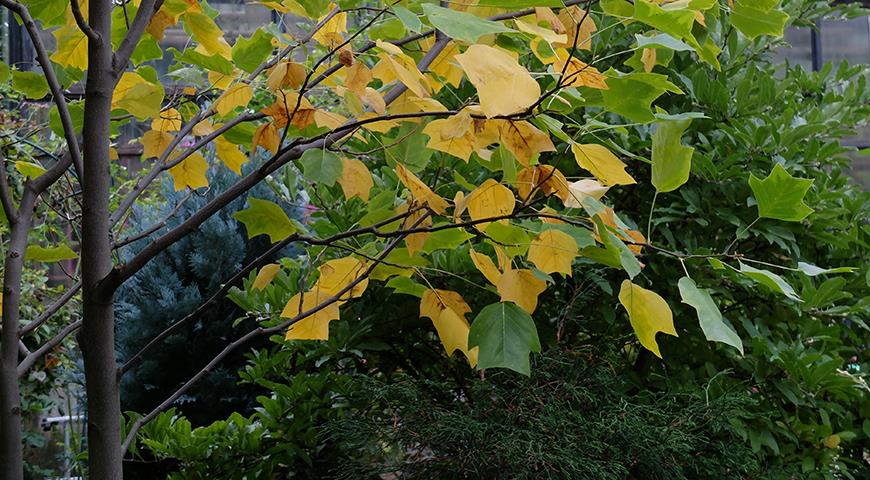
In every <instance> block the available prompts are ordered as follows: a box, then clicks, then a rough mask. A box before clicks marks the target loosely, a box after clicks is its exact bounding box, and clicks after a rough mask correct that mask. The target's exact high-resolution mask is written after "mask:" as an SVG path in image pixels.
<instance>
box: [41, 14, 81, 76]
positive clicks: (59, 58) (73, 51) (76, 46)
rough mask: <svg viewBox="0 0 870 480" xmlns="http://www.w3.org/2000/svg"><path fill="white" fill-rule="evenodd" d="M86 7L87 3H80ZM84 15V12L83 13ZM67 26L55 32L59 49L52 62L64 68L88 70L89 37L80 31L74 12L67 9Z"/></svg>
mask: <svg viewBox="0 0 870 480" xmlns="http://www.w3.org/2000/svg"><path fill="white" fill-rule="evenodd" d="M80 3H81V5H82V7H84V6H85V5H86V4H87V2H80ZM83 13H84V12H83ZM67 16H68V19H67V24H66V25H64V26H62V27H60V28H58V29H57V30H55V31H54V39H55V45H57V48H56V49H55V52H54V53H53V54H52V55H51V57H50V58H51V61H52V62H55V63H57V64H58V65H62V66H64V67H74V68H78V69H79V70H87V68H88V37H86V36H85V34H84V33H83V32H82V31H81V30H80V29H79V27H78V26H77V25H76V24H75V20H74V19H73V18H72V12H71V11H70V10H69V7H67Z"/></svg>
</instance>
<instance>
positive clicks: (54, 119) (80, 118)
mask: <svg viewBox="0 0 870 480" xmlns="http://www.w3.org/2000/svg"><path fill="white" fill-rule="evenodd" d="M67 107H68V109H69V116H70V118H71V120H72V124H73V129H74V130H75V131H76V133H81V131H82V126H83V125H84V123H85V103H84V101H83V100H74V101H71V102H67ZM48 125H49V127H51V131H52V132H54V133H55V135H57V136H59V137H63V136H64V131H63V124H62V123H61V122H60V114H59V113H58V111H57V105H52V106H51V110H50V111H49V112H48Z"/></svg>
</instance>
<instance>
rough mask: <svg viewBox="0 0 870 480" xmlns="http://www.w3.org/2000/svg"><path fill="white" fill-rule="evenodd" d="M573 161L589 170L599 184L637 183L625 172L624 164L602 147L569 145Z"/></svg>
mask: <svg viewBox="0 0 870 480" xmlns="http://www.w3.org/2000/svg"><path fill="white" fill-rule="evenodd" d="M571 151H572V152H573V153H574V159H575V160H576V161H577V164H578V165H580V167H581V168H583V169H586V170H589V171H590V172H592V175H595V178H597V179H598V181H599V182H601V183H602V184H604V185H606V186H611V185H631V184H634V183H637V182H636V181H635V180H634V178H632V177H631V175H629V174H628V173H627V172H626V171H625V164H624V163H622V160H620V159H618V158H616V155H614V154H613V153H612V152H611V151H610V150H608V149H607V147H605V146H604V145H597V144H594V143H588V144H580V143H575V144H573V145H571Z"/></svg>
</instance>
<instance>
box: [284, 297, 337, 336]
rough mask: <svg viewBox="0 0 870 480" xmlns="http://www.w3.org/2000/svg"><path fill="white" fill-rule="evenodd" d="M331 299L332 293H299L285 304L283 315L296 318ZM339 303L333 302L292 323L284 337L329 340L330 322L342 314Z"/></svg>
mask: <svg viewBox="0 0 870 480" xmlns="http://www.w3.org/2000/svg"><path fill="white" fill-rule="evenodd" d="M329 301H331V296H330V295H325V294H323V293H318V292H317V291H312V292H305V294H304V295H303V294H299V293H297V294H296V295H293V297H291V298H290V300H289V301H288V302H287V305H285V306H284V310H283V311H282V312H281V317H283V318H295V317H296V316H297V315H300V314H304V313H305V312H308V311H310V310H312V309H314V308H317V307H319V306H320V305H321V304H322V303H326V302H329ZM339 303H340V302H331V303H329V305H326V306H325V307H324V308H321V309H320V310H318V311H317V312H314V313H313V314H311V315H308V316H306V317H304V318H302V319H300V320H299V321H297V322H296V323H294V324H293V325H290V328H288V329H287V333H286V334H285V335H284V339H285V340H329V322H331V321H333V320H338V318H339V316H340V315H341V313H340V312H339V309H338V307H339Z"/></svg>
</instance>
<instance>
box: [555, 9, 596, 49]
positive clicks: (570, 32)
mask: <svg viewBox="0 0 870 480" xmlns="http://www.w3.org/2000/svg"><path fill="white" fill-rule="evenodd" d="M558 18H559V21H560V22H561V23H562V25H563V26H564V27H565V38H566V40H565V43H564V44H562V45H558V46H560V47H565V48H571V45H572V44H573V43H574V37H575V36H576V37H577V48H578V49H580V50H591V49H592V34H594V33H595V32H596V31H597V30H598V27H597V26H596V25H595V20H594V19H593V18H592V16H591V15H587V14H586V11H585V10H583V9H582V8H580V7H577V6H570V7H568V8H563V9H562V11H560V12H559V17H558ZM578 29H579V30H580V31H579V32H577V30H578Z"/></svg>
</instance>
